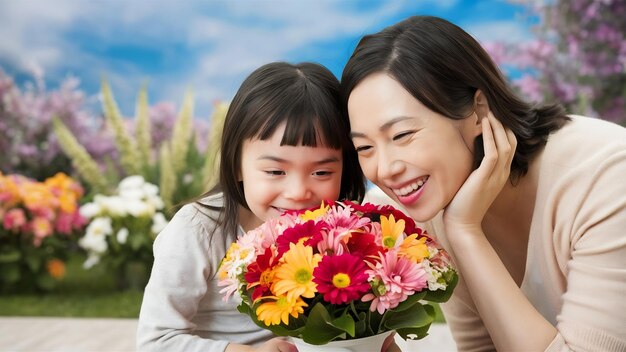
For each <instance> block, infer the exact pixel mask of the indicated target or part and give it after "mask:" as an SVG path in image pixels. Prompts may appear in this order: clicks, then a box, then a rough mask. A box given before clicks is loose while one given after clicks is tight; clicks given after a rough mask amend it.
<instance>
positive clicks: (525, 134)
mask: <svg viewBox="0 0 626 352" xmlns="http://www.w3.org/2000/svg"><path fill="white" fill-rule="evenodd" d="M377 72H385V73H387V74H388V75H389V76H390V77H392V78H393V79H395V80H397V81H398V82H399V83H400V84H401V85H402V86H403V87H404V89H406V90H407V91H408V92H409V93H410V94H411V95H413V97H415V99H417V100H419V101H420V102H421V103H422V104H424V105H425V106H426V107H427V108H429V109H430V110H432V111H434V112H437V113H439V114H441V115H444V116H446V117H448V118H451V119H455V120H459V119H463V118H465V117H467V116H469V115H471V113H472V112H473V111H474V95H475V93H476V91H477V90H478V89H480V90H481V91H482V92H483V94H484V95H485V97H486V99H487V102H488V104H489V109H490V110H491V111H492V112H493V114H494V116H496V118H498V120H500V121H501V122H502V124H503V125H504V126H506V127H508V128H510V129H511V130H512V131H513V133H515V136H516V137H517V143H518V144H517V149H516V151H515V156H514V158H513V163H512V165H511V176H512V178H511V180H515V179H518V178H519V177H520V176H523V175H524V174H526V172H527V171H528V163H529V161H530V159H531V158H532V157H533V155H534V154H535V152H537V151H538V150H539V149H540V148H541V147H542V146H544V145H545V143H546V141H547V139H548V135H549V134H550V133H551V132H552V131H555V130H557V129H559V128H560V127H561V126H563V124H564V123H565V122H566V121H567V120H569V118H568V117H567V116H566V115H565V110H564V109H563V107H562V106H561V105H558V104H550V105H543V106H536V105H534V104H530V103H528V102H526V101H524V100H522V99H520V98H519V97H518V96H517V95H516V94H515V93H514V92H513V90H512V89H511V88H510V87H509V86H508V85H507V83H506V81H505V79H504V78H503V75H502V73H501V72H500V70H499V69H498V68H497V66H496V65H495V64H494V63H493V61H492V60H491V58H490V57H489V55H488V54H487V52H486V51H485V50H484V49H483V48H482V47H481V46H480V44H479V43H478V42H477V41H476V40H475V39H474V38H473V37H472V36H471V35H469V34H468V33H467V32H465V31H464V30H463V29H461V28H460V27H458V26H456V25H454V24H452V23H450V22H448V21H446V20H444V19H441V18H437V17H431V16H414V17H410V18H408V19H406V20H404V21H402V22H399V23H397V24H395V25H393V26H390V27H387V28H385V29H383V30H382V31H380V32H378V33H375V34H372V35H367V36H365V37H363V38H362V39H361V41H360V42H359V44H358V45H357V47H356V49H354V53H353V54H352V57H350V60H348V63H347V64H346V66H345V68H344V70H343V75H342V78H341V90H342V97H343V99H344V104H345V105H347V102H348V98H349V96H350V93H351V92H352V90H353V89H354V87H355V86H356V85H357V84H359V82H361V81H362V80H363V79H364V78H366V77H367V76H369V75H370V74H372V73H377ZM474 143H475V153H474V167H475V168H477V167H478V166H479V165H480V162H481V160H482V159H483V157H484V150H483V141H482V137H478V138H477V139H476V141H475V142H474Z"/></svg>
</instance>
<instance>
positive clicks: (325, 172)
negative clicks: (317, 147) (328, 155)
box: [313, 171, 333, 176]
mask: <svg viewBox="0 0 626 352" xmlns="http://www.w3.org/2000/svg"><path fill="white" fill-rule="evenodd" d="M332 174H333V172H332V171H315V172H314V173H313V176H330V175H332Z"/></svg>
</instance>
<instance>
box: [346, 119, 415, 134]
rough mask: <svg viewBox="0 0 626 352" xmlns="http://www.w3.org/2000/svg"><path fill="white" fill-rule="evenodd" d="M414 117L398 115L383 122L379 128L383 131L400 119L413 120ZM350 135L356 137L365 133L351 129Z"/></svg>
mask: <svg viewBox="0 0 626 352" xmlns="http://www.w3.org/2000/svg"><path fill="white" fill-rule="evenodd" d="M412 119H413V117H410V116H398V117H396V118H393V119H391V120H389V121H387V122H385V123H383V124H382V126H380V128H379V129H378V130H379V131H381V132H385V131H387V130H388V129H390V128H391V126H393V125H394V124H396V123H398V122H400V121H405V120H412ZM350 137H351V138H354V137H365V133H361V132H354V131H351V132H350Z"/></svg>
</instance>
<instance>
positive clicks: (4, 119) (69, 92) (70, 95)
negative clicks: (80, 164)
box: [0, 69, 116, 180]
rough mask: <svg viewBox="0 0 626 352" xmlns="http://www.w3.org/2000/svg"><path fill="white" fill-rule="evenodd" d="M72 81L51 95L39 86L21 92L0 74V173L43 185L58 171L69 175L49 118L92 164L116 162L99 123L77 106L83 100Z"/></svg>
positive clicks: (5, 76) (41, 84)
mask: <svg viewBox="0 0 626 352" xmlns="http://www.w3.org/2000/svg"><path fill="white" fill-rule="evenodd" d="M78 85H79V80H78V79H76V78H73V77H70V78H67V79H66V80H64V81H63V82H61V84H60V86H59V88H58V89H56V90H46V89H45V87H44V85H43V83H42V81H41V80H38V81H37V82H36V83H34V84H33V83H30V84H27V85H26V87H25V88H24V89H20V88H18V87H17V85H16V84H15V82H14V80H13V79H12V78H11V77H10V76H8V75H7V74H6V73H5V72H4V71H3V70H2V69H0V150H2V153H0V170H2V171H3V172H5V173H17V174H22V175H24V176H27V177H32V178H34V179H38V180H43V179H45V178H47V177H50V176H52V175H54V174H56V173H57V172H64V173H71V170H72V166H71V163H70V160H69V159H68V158H67V157H66V156H65V155H64V154H63V153H62V152H61V150H60V147H59V145H58V143H57V140H56V137H55V135H54V133H52V123H51V121H52V118H53V117H54V116H57V117H58V118H59V119H60V120H61V121H63V123H64V124H65V125H66V126H68V128H69V129H70V130H71V131H72V132H73V133H74V135H76V136H78V139H79V141H80V142H81V143H82V144H83V145H84V146H85V148H86V149H87V150H88V151H89V153H90V154H91V155H93V157H94V159H96V160H102V159H103V157H104V156H109V157H111V158H112V159H115V158H116V156H115V150H114V148H113V144H112V139H111V136H110V134H109V133H108V132H106V130H105V129H102V128H101V125H102V121H101V120H100V119H96V118H94V116H93V115H91V114H89V113H88V112H87V111H85V110H84V109H83V108H82V106H83V104H84V101H85V95H84V93H83V92H82V91H80V90H79V89H78Z"/></svg>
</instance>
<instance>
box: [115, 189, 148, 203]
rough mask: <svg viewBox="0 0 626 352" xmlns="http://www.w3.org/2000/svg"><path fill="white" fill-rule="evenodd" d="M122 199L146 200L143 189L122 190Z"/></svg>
mask: <svg viewBox="0 0 626 352" xmlns="http://www.w3.org/2000/svg"><path fill="white" fill-rule="evenodd" d="M119 194H120V197H122V198H124V199H129V200H135V199H137V200H142V199H143V198H144V192H143V190H142V189H141V188H127V189H120V192H119Z"/></svg>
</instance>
